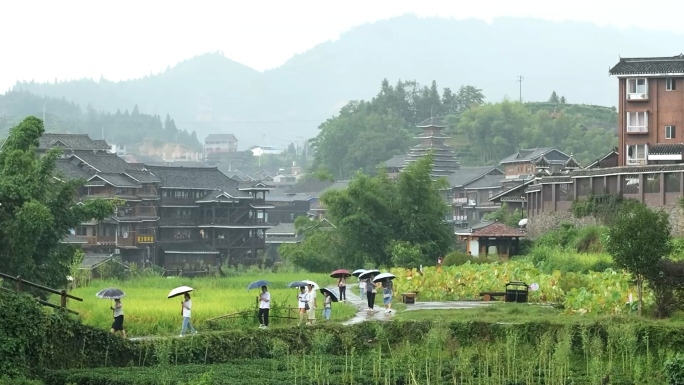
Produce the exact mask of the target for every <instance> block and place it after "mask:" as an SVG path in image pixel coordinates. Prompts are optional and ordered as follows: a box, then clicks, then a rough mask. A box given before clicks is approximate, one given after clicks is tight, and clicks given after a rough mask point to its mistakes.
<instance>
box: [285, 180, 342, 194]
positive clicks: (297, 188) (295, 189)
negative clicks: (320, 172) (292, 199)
mask: <svg viewBox="0 0 684 385" xmlns="http://www.w3.org/2000/svg"><path fill="white" fill-rule="evenodd" d="M333 184H334V182H331V181H329V180H308V181H303V182H299V183H297V184H295V185H294V186H292V187H290V188H289V189H288V190H287V193H289V194H296V193H310V194H313V193H320V192H323V191H324V190H325V189H327V188H328V187H330V186H332V185H333Z"/></svg>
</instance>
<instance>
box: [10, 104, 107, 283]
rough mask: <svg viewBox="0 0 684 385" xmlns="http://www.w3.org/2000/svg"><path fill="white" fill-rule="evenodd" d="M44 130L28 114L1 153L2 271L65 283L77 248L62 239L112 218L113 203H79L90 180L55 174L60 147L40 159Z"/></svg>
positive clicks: (48, 281) (44, 280)
mask: <svg viewBox="0 0 684 385" xmlns="http://www.w3.org/2000/svg"><path fill="white" fill-rule="evenodd" d="M42 133H43V123H42V121H40V120H39V119H37V118H35V117H28V118H26V119H24V120H23V121H22V122H21V124H19V125H18V126H16V127H14V128H13V129H12V130H11V132H10V135H9V137H8V138H7V140H6V141H5V143H4V145H3V147H2V151H1V152H0V244H1V245H2V247H0V272H3V273H5V274H9V275H12V276H21V277H22V278H23V279H26V280H29V281H33V282H35V283H38V284H43V285H46V286H51V287H64V286H65V285H66V277H67V275H69V272H70V265H71V264H72V260H73V257H74V248H73V247H71V246H68V245H64V244H62V243H60V241H61V240H62V239H63V237H65V236H66V235H67V234H68V233H69V230H70V229H73V228H75V227H76V226H78V225H79V224H81V223H82V222H86V221H89V220H93V219H95V220H101V219H103V218H105V217H107V216H109V215H110V214H111V212H112V210H113V206H112V203H111V202H108V201H105V200H102V199H92V200H87V201H86V202H84V203H83V204H76V202H75V201H74V197H75V196H76V192H77V190H78V189H79V188H80V187H81V186H82V185H83V183H84V182H85V181H83V180H76V181H66V182H62V181H59V180H57V179H55V178H54V177H53V176H54V175H55V162H56V159H57V157H58V155H59V150H51V151H49V152H48V154H47V155H46V156H44V157H40V156H39V155H38V154H37V153H36V152H35V151H34V150H35V147H37V146H38V138H39V137H40V136H41V135H42Z"/></svg>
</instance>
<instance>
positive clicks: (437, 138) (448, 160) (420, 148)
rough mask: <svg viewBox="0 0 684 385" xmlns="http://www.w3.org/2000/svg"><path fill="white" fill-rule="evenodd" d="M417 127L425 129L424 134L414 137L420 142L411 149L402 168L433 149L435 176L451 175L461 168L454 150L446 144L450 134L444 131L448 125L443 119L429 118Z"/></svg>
mask: <svg viewBox="0 0 684 385" xmlns="http://www.w3.org/2000/svg"><path fill="white" fill-rule="evenodd" d="M417 127H418V128H422V129H423V133H422V134H420V135H419V136H416V137H414V138H415V139H418V140H420V144H418V145H417V146H414V147H412V148H411V149H410V150H409V153H408V155H407V156H406V160H405V161H404V165H403V167H402V168H406V166H408V165H409V164H411V163H413V162H415V161H417V160H419V159H420V158H422V157H424V156H425V155H427V154H428V153H429V152H430V151H432V153H433V156H434V164H433V166H432V175H433V176H435V177H442V176H447V175H451V174H453V173H454V172H455V171H457V170H458V169H460V168H461V164H460V163H459V161H458V158H457V157H456V153H455V152H454V150H453V149H452V148H451V147H449V146H447V145H446V144H444V141H445V140H447V139H449V136H446V135H444V134H443V133H442V130H443V129H445V128H446V127H447V125H446V124H444V122H443V121H441V120H440V119H438V118H428V119H426V120H424V121H422V122H421V123H419V124H418V125H417Z"/></svg>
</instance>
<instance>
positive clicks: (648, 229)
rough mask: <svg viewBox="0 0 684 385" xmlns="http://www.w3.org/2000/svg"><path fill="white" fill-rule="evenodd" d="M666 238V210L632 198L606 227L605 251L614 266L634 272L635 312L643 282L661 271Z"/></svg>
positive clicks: (667, 246)
mask: <svg viewBox="0 0 684 385" xmlns="http://www.w3.org/2000/svg"><path fill="white" fill-rule="evenodd" d="M670 241H671V236H670V221H669V218H668V216H667V213H666V212H665V211H663V210H659V211H655V210H652V209H650V208H649V207H647V206H646V205H644V204H643V203H639V202H636V201H630V202H628V203H626V204H624V205H623V206H622V207H621V208H620V210H619V211H618V212H617V213H616V218H615V221H614V222H613V224H612V225H611V226H610V227H609V228H608V234H607V237H606V250H607V251H608V252H609V253H610V254H611V255H612V256H613V260H614V261H615V263H616V264H617V265H618V266H620V267H621V268H623V269H626V270H627V271H629V272H630V273H632V274H633V275H634V278H635V279H636V283H637V295H638V304H639V307H638V311H639V315H641V308H642V303H643V300H642V298H643V284H644V281H650V282H654V281H656V280H657V278H658V277H659V276H660V275H661V274H662V269H661V265H660V262H661V261H662V259H663V258H665V257H667V256H668V255H669V254H670V251H671V243H670Z"/></svg>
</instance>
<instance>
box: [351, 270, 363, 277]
mask: <svg viewBox="0 0 684 385" xmlns="http://www.w3.org/2000/svg"><path fill="white" fill-rule="evenodd" d="M365 271H366V269H357V270H354V272H353V273H352V275H353V276H354V277H358V276H359V275H361V274H363V273H364V272H365Z"/></svg>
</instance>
